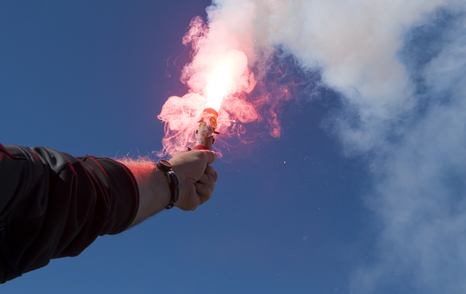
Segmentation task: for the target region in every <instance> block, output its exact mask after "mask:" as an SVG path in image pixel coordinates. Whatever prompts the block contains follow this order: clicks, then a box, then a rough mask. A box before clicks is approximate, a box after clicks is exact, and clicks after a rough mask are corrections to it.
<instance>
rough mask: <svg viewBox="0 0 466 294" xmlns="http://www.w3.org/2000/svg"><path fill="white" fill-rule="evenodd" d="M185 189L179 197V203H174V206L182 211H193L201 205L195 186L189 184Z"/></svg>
mask: <svg viewBox="0 0 466 294" xmlns="http://www.w3.org/2000/svg"><path fill="white" fill-rule="evenodd" d="M185 189H186V192H185V193H183V195H181V197H180V199H179V201H177V203H176V206H177V207H179V208H181V209H182V210H195V209H196V208H197V207H198V206H199V205H200V204H201V200H200V198H199V197H198V192H197V189H196V186H195V184H193V183H190V184H188V187H186V188H185Z"/></svg>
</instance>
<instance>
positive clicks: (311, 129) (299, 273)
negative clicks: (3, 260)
mask: <svg viewBox="0 0 466 294" xmlns="http://www.w3.org/2000/svg"><path fill="white" fill-rule="evenodd" d="M209 4H210V1H199V0H196V1H194V0H192V1H180V0H172V1H164V2H162V1H148V0H147V1H146V0H140V1H133V2H131V3H129V2H128V1H79V2H69V1H58V0H55V1H46V2H41V1H10V2H6V1H3V2H2V3H0V40H1V44H2V45H1V46H0V99H1V107H0V124H1V125H2V126H3V127H2V128H0V142H2V143H3V144H21V145H28V146H49V147H53V148H56V149H59V150H63V151H66V152H69V153H71V154H74V155H85V154H95V155H101V156H110V157H119V156H125V155H130V156H134V157H136V156H145V155H148V154H150V153H151V152H152V151H154V150H160V148H161V138H162V136H163V133H162V131H163V129H162V125H161V124H160V122H158V121H157V120H156V119H155V116H156V115H157V113H158V112H159V111H160V107H161V105H162V104H163V102H164V101H165V99H166V97H168V96H169V95H182V94H183V93H184V91H185V87H184V86H183V85H182V84H181V83H180V82H179V73H180V70H181V68H182V66H183V65H184V64H185V62H186V61H187V60H188V51H187V50H186V48H184V47H183V46H182V44H181V37H182V36H183V34H184V33H185V32H186V29H187V26H188V24H189V22H190V20H191V18H192V17H194V16H196V15H203V16H204V15H205V12H204V10H205V7H206V6H208V5H209ZM427 38H428V36H427ZM405 53H406V52H405ZM408 53H410V54H415V55H416V57H419V60H422V58H421V55H422V54H423V53H422V52H418V51H415V50H413V51H409V50H408V51H407V53H406V54H408ZM426 62H427V61H426ZM416 70H417V69H416ZM413 76H414V74H413ZM426 79H427V78H426ZM296 98H297V99H295V100H294V101H293V102H292V103H290V104H288V105H286V106H285V107H284V108H283V111H282V113H281V119H282V123H283V132H282V137H281V138H279V139H273V138H269V137H268V136H264V135H262V134H261V135H258V138H257V140H256V142H255V143H253V144H251V145H234V146H233V147H232V150H231V151H229V152H225V157H224V158H222V159H220V160H218V161H217V162H216V163H215V167H216V168H217V170H218V172H219V182H218V185H217V189H216V191H215V194H214V196H213V198H212V200H211V201H210V202H208V203H207V204H206V205H204V206H203V207H201V208H199V209H198V210H197V211H196V212H194V213H185V212H181V211H176V210H173V211H166V212H163V213H161V214H159V215H157V216H155V217H153V218H152V219H150V220H148V221H146V222H145V223H143V224H141V225H139V226H137V227H135V228H133V229H131V230H129V231H128V232H125V233H123V234H121V235H118V236H105V237H101V238H99V239H98V240H97V241H96V242H95V243H94V244H92V245H91V246H90V247H89V248H88V249H87V250H86V251H85V252H84V253H83V254H81V255H80V256H79V257H77V258H65V259H60V260H54V261H52V262H51V264H50V265H49V266H47V267H46V268H43V269H40V270H37V271H34V272H31V273H28V274H25V275H24V276H23V277H21V278H18V279H16V280H13V281H11V282H9V283H7V284H5V285H2V286H1V291H2V293H7V294H10V293H12V294H14V293H33V292H40V293H51V294H53V293H68V294H72V293H101V292H104V293H113V294H118V293H129V292H131V293H183V294H190V293H203V294H210V293H212V294H214V293H215V294H217V293H224V294H228V293H269V294H273V293H297V294H298V293H349V288H350V284H351V279H352V277H353V276H354V273H355V269H357V268H358V267H359V266H360V265H361V264H366V263H369V264H370V263H372V262H374V260H377V258H376V255H377V252H378V251H377V248H379V247H377V246H378V244H379V243H377V240H378V236H379V232H380V231H381V230H382V225H383V224H384V222H383V221H382V222H380V221H379V219H377V218H376V217H375V216H374V214H373V213H372V211H371V210H370V209H369V208H368V206H370V205H373V203H372V204H369V205H368V203H367V202H368V201H367V196H368V195H370V193H371V191H373V189H374V183H376V184H380V182H381V180H380V178H377V176H376V177H375V178H376V179H375V180H374V173H373V164H374V162H375V161H373V158H372V155H368V154H360V155H358V156H351V157H348V156H345V155H344V147H343V145H342V143H341V141H340V140H339V139H338V136H336V135H335V134H334V133H333V132H331V131H329V130H328V128H326V127H325V126H328V121H329V118H332V117H334V116H335V115H336V113H338V111H339V110H340V107H341V105H340V103H339V102H338V101H339V97H338V95H337V94H336V93H335V92H334V91H331V90H325V89H324V90H322V91H319V95H318V96H317V97H315V96H314V97H313V98H312V99H310V98H309V97H308V96H306V95H305V94H303V95H302V97H296ZM441 123H442V122H439V124H441ZM427 131H428V129H427ZM421 133H422V132H421ZM415 134H417V133H415ZM415 138H417V137H415ZM403 146H404V147H406V146H410V145H409V142H408V143H406V144H405V145H403ZM403 146H402V147H401V150H402V151H403V150H405V149H409V147H406V148H405V149H403ZM455 151H457V150H456V149H455ZM445 152H448V150H447V151H445ZM406 153H407V154H408V155H406V156H409V154H410V153H409V152H408V151H406ZM389 156H390V155H389ZM397 160H398V161H401V162H404V161H403V160H402V158H401V159H400V158H396V160H394V162H395V161H396V162H397ZM410 168H411V170H412V169H413V168H412V167H410ZM376 175H377V173H376ZM387 181H388V180H387ZM387 185H388V184H387ZM387 185H385V186H384V187H387ZM388 186H389V185H388ZM381 199H386V198H383V197H382V198H381ZM394 275H395V276H396V272H395V273H394ZM392 278H393V277H392ZM395 280H396V281H395V282H394V283H392V286H391V287H388V288H383V289H381V290H380V291H378V292H377V293H393V291H394V290H395V291H396V292H397V293H413V292H412V291H415V290H416V289H417V290H419V289H420V288H415V287H414V288H413V285H412V283H411V282H410V280H411V275H409V274H408V275H403V276H401V275H400V276H399V277H398V278H396V279H395Z"/></svg>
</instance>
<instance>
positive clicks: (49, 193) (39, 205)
mask: <svg viewBox="0 0 466 294" xmlns="http://www.w3.org/2000/svg"><path fill="white" fill-rule="evenodd" d="M5 149H6V150H5ZM5 149H3V148H2V147H1V146H0V179H1V181H0V282H5V281H7V280H10V279H13V278H15V277H17V276H20V275H21V274H23V273H25V272H28V271H31V270H34V269H37V268H40V267H43V266H45V265H46V264H48V262H49V260H50V259H52V258H57V257H63V256H76V255H79V253H80V252H81V251H82V250H84V249H85V248H86V247H87V246H89V245H90V244H91V243H92V242H93V241H94V240H95V239H96V238H97V237H98V236H99V235H103V234H116V233H119V232H121V231H123V230H125V229H127V228H128V227H130V226H132V225H134V224H136V223H138V222H140V221H142V220H144V219H145V218H147V217H149V216H150V215H153V214H155V213H157V212H159V211H160V210H162V209H163V208H164V207H165V205H166V204H167V203H168V199H169V195H168V187H167V182H166V179H165V178H164V175H163V174H162V173H161V172H160V171H157V170H156V169H155V167H154V165H153V164H152V163H150V162H141V161H128V160H127V161H123V162H124V164H122V163H120V162H117V161H115V160H112V159H108V158H96V157H92V156H88V157H83V158H74V157H72V156H70V155H68V154H65V153H61V152H57V151H54V150H52V149H48V148H34V149H31V148H25V147H12V146H10V147H7V148H5ZM214 158H215V156H214V154H213V153H211V152H200V151H193V152H186V153H182V154H179V155H176V156H174V157H173V158H172V159H171V160H170V161H171V162H172V164H173V166H174V170H175V172H176V173H177V175H178V178H179V180H180V200H179V201H178V203H177V206H178V207H179V208H181V209H187V210H192V209H195V208H196V207H197V205H199V204H200V203H202V202H203V201H205V200H207V199H208V198H209V197H210V194H211V193H212V190H213V186H214V183H215V180H216V173H215V171H214V170H213V169H212V168H211V167H208V164H209V163H211V162H212V161H213V160H214Z"/></svg>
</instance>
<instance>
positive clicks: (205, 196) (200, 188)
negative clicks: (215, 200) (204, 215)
mask: <svg viewBox="0 0 466 294" xmlns="http://www.w3.org/2000/svg"><path fill="white" fill-rule="evenodd" d="M214 185H215V184H207V183H196V192H197V195H198V197H199V201H200V203H201V204H202V203H204V202H206V201H207V200H209V199H210V196H212V193H213V191H214Z"/></svg>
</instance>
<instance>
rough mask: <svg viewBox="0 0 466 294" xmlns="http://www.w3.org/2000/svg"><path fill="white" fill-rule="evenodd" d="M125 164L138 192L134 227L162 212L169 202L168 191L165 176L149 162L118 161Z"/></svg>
mask: <svg viewBox="0 0 466 294" xmlns="http://www.w3.org/2000/svg"><path fill="white" fill-rule="evenodd" d="M120 162H122V163H123V164H125V165H126V166H127V167H128V168H129V169H130V171H131V172H132V174H133V175H134V178H135V179H136V182H137V185H138V190H139V208H138V212H137V215H136V218H135V220H134V221H133V224H132V225H135V224H137V223H139V222H141V221H143V220H144V219H146V218H148V217H150V216H152V215H154V214H156V213H158V212H160V211H162V210H163V209H164V208H165V206H166V205H167V204H168V203H169V202H170V189H169V186H168V180H167V178H166V176H165V174H164V173H163V172H162V171H160V170H158V169H157V168H156V164H155V163H154V162H151V161H120Z"/></svg>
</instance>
